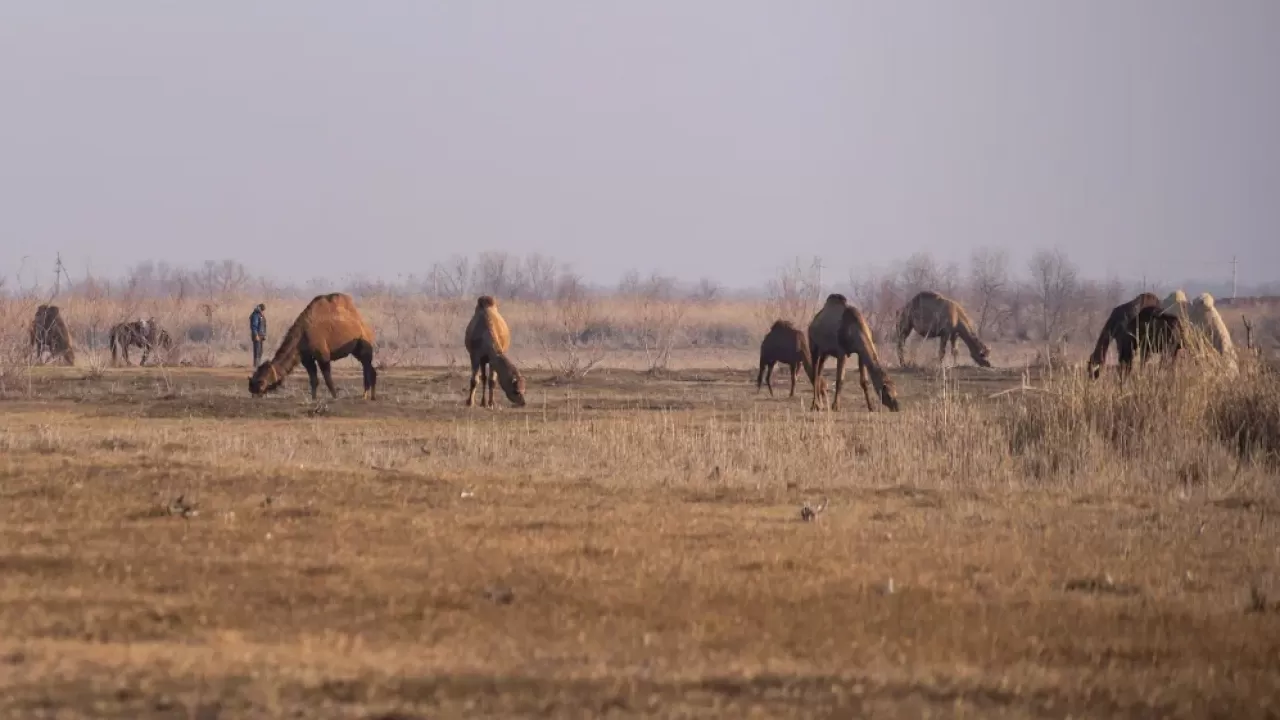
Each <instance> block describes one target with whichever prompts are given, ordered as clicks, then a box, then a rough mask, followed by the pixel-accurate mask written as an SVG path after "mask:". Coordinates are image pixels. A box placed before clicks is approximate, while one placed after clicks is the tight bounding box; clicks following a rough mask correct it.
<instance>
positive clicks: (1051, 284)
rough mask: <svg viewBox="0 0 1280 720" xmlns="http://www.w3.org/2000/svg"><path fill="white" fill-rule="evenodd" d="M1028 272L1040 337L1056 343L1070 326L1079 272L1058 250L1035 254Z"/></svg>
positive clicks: (1029, 264) (1039, 251)
mask: <svg viewBox="0 0 1280 720" xmlns="http://www.w3.org/2000/svg"><path fill="white" fill-rule="evenodd" d="M1027 268H1028V269H1029V270H1030V271H1031V285H1030V289H1031V292H1032V294H1033V297H1034V298H1035V303H1036V309H1037V316H1038V318H1037V319H1038V321H1039V323H1038V324H1039V328H1038V329H1039V330H1040V336H1041V338H1042V339H1044V340H1046V341H1050V342H1053V341H1058V340H1060V339H1061V338H1062V335H1063V333H1065V332H1066V331H1067V330H1068V328H1069V326H1070V313H1071V302H1072V298H1073V297H1075V295H1076V293H1077V291H1078V286H1079V281H1078V279H1077V278H1078V271H1077V270H1076V266H1075V265H1074V264H1072V262H1071V260H1070V259H1068V258H1067V256H1066V254H1065V253H1063V252H1062V251H1061V250H1058V249H1054V250H1038V251H1037V252H1036V253H1035V255H1033V256H1032V257H1031V261H1030V262H1029V263H1028V265H1027Z"/></svg>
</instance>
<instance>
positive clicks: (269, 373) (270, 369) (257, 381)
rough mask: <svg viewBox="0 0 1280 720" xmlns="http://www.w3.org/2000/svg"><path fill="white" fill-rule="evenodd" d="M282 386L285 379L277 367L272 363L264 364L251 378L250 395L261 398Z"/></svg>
mask: <svg viewBox="0 0 1280 720" xmlns="http://www.w3.org/2000/svg"><path fill="white" fill-rule="evenodd" d="M282 384H284V378H283V377H280V373H279V372H278V371H277V370H276V366H275V365H272V364H271V363H270V362H264V363H262V364H261V365H259V366H258V369H257V370H255V371H254V373H253V375H251V376H250V377H249V394H250V395H253V396H254V397H261V396H263V395H265V394H266V393H269V392H271V391H272V390H275V389H276V388H278V387H280V386H281V385H282Z"/></svg>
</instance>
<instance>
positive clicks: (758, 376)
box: [756, 360, 766, 392]
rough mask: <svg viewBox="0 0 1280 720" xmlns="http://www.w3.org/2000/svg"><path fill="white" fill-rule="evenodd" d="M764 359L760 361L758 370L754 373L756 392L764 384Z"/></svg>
mask: <svg viewBox="0 0 1280 720" xmlns="http://www.w3.org/2000/svg"><path fill="white" fill-rule="evenodd" d="M765 365H766V363H765V361H763V360H761V361H760V372H758V373H756V392H760V387H761V386H762V385H764V368H765Z"/></svg>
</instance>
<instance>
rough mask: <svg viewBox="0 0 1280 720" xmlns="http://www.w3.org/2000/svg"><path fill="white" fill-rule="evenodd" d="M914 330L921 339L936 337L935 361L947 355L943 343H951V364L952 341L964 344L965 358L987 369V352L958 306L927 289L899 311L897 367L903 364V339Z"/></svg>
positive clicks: (988, 364)
mask: <svg viewBox="0 0 1280 720" xmlns="http://www.w3.org/2000/svg"><path fill="white" fill-rule="evenodd" d="M913 330H914V331H915V332H917V333H919V334H920V335H921V336H923V337H924V338H925V339H932V338H938V362H939V363H941V362H942V360H943V358H944V357H946V354H947V342H948V341H949V342H950V343H951V362H952V364H955V363H956V361H957V354H956V340H957V339H960V340H963V341H964V344H965V346H966V347H968V348H969V356H970V357H972V358H973V362H974V363H975V364H977V365H979V366H981V367H991V362H990V361H989V360H988V359H987V357H988V356H989V355H990V354H991V349H990V348H988V347H987V344H986V343H984V342H982V340H981V339H979V338H978V333H977V332H976V331H975V330H974V329H973V321H972V320H970V319H969V313H967V312H965V310H964V308H963V307H961V305H960V303H958V302H956V301H955V300H952V299H951V298H949V297H946V296H945V295H941V294H939V293H936V292H932V291H930V290H925V291H923V292H919V293H916V296H915V297H913V298H911V302H909V303H907V304H906V306H905V307H904V308H902V312H900V313H898V364H899V365H903V366H906V364H907V338H909V337H911V332H912V331H913Z"/></svg>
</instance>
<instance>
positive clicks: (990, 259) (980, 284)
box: [969, 248, 1009, 335]
mask: <svg viewBox="0 0 1280 720" xmlns="http://www.w3.org/2000/svg"><path fill="white" fill-rule="evenodd" d="M1008 287H1009V253H1008V252H1007V251H1005V250H1004V249H1002V248H978V249H976V250H974V251H973V254H972V255H970V256H969V292H970V294H971V296H972V298H973V303H974V305H976V306H977V307H976V309H977V311H978V334H979V335H983V334H985V333H986V331H987V330H988V329H989V328H988V324H989V323H991V322H992V320H994V319H995V315H996V313H997V312H999V309H1000V296H1001V295H1003V294H1004V292H1005V290H1006V289H1008Z"/></svg>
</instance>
